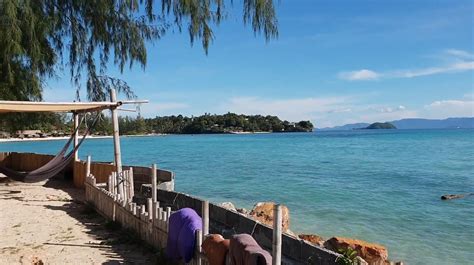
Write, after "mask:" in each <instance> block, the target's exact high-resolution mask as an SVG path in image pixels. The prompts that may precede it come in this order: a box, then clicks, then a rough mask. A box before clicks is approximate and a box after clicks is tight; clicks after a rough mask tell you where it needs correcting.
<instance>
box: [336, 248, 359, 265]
mask: <svg viewBox="0 0 474 265" xmlns="http://www.w3.org/2000/svg"><path fill="white" fill-rule="evenodd" d="M337 252H338V253H339V254H341V256H339V257H338V258H337V260H336V262H337V264H339V265H356V264H358V262H357V256H358V253H357V251H356V250H354V249H352V248H351V247H347V248H340V249H338V250H337Z"/></svg>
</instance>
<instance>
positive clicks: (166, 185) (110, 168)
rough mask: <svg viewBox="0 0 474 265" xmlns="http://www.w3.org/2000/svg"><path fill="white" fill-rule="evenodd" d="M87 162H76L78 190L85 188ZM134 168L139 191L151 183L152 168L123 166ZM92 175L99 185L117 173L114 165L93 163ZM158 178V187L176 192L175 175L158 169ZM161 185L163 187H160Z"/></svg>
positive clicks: (75, 171) (124, 168) (124, 167)
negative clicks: (143, 185) (142, 186)
mask: <svg viewBox="0 0 474 265" xmlns="http://www.w3.org/2000/svg"><path fill="white" fill-rule="evenodd" d="M86 167H87V162H86V161H76V162H74V185H75V186H76V187H78V188H82V187H84V182H85V179H86V173H85V172H86ZM130 168H133V177H134V182H135V187H136V189H139V188H140V187H141V185H142V184H148V183H151V175H152V174H151V173H150V172H151V168H149V167H140V166H122V169H123V170H129V169H130ZM90 170H91V174H92V175H93V176H94V177H95V178H96V179H97V183H104V182H107V180H108V178H109V176H110V174H112V172H114V171H115V166H114V165H113V164H112V163H104V162H92V163H91V167H90ZM156 176H157V181H158V187H159V188H162V189H165V190H174V173H173V172H171V171H168V170H163V169H156ZM160 185H161V186H160Z"/></svg>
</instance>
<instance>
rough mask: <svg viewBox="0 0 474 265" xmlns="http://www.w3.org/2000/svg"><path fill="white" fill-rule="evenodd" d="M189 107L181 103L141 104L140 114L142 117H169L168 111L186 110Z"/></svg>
mask: <svg viewBox="0 0 474 265" xmlns="http://www.w3.org/2000/svg"><path fill="white" fill-rule="evenodd" d="M189 107H190V106H189V105H188V104H186V103H181V102H155V103H147V104H142V105H141V106H140V112H141V114H142V115H143V116H144V117H154V116H156V115H170V114H173V113H172V112H170V111H174V110H183V109H187V108H189Z"/></svg>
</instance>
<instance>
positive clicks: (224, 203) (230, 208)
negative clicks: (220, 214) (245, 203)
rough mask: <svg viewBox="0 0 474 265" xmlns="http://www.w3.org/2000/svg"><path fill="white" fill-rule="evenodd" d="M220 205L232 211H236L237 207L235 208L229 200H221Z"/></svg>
mask: <svg viewBox="0 0 474 265" xmlns="http://www.w3.org/2000/svg"><path fill="white" fill-rule="evenodd" d="M221 206H222V207H223V208H225V209H227V210H231V211H234V212H236V211H237V209H236V208H235V206H234V204H233V203H231V202H223V203H221Z"/></svg>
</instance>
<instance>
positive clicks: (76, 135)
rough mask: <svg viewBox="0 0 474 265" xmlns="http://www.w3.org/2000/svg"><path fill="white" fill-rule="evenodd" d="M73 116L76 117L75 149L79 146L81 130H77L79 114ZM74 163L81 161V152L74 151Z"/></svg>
mask: <svg viewBox="0 0 474 265" xmlns="http://www.w3.org/2000/svg"><path fill="white" fill-rule="evenodd" d="M72 115H73V116H74V131H73V132H74V148H76V146H77V145H78V144H79V130H76V128H77V127H78V126H79V114H77V113H76V112H74V113H73V114H72ZM74 161H79V150H76V151H74Z"/></svg>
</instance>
